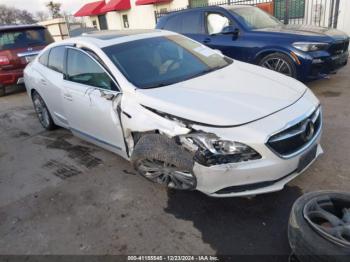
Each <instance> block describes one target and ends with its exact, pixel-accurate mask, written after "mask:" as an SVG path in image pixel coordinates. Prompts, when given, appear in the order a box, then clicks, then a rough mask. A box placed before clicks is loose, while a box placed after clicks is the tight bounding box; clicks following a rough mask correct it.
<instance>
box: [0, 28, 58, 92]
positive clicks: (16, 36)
mask: <svg viewBox="0 0 350 262" xmlns="http://www.w3.org/2000/svg"><path fill="white" fill-rule="evenodd" d="M52 42H53V38H52V36H51V35H50V33H49V32H48V31H47V30H46V28H45V27H43V26H40V25H15V26H0V96H1V95H4V94H5V88H6V86H9V85H19V84H23V69H24V68H25V67H26V65H27V64H28V63H29V62H30V61H32V60H33V58H34V57H35V56H36V55H37V54H38V53H39V52H40V50H41V49H43V48H44V47H45V46H46V45H48V44H50V43H52Z"/></svg>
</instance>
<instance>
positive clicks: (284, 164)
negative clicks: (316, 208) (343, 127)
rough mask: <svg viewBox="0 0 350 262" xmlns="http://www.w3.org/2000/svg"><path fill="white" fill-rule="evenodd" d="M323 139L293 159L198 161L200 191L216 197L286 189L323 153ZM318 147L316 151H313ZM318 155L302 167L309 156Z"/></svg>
mask: <svg viewBox="0 0 350 262" xmlns="http://www.w3.org/2000/svg"><path fill="white" fill-rule="evenodd" d="M319 140H320V138H318V139H317V141H316V142H315V143H314V144H313V145H312V146H310V148H308V150H306V151H305V152H304V153H303V154H300V155H298V156H295V157H294V158H291V159H282V158H279V157H277V156H276V157H274V158H271V159H266V158H263V159H260V160H255V161H250V162H242V163H235V164H225V165H217V166H210V167H206V166H202V165H200V164H198V163H195V165H194V168H193V171H194V174H195V175H196V177H197V188H196V189H197V190H199V191H201V192H203V193H205V194H207V195H209V196H212V197H241V196H251V195H258V194H264V193H270V192H275V191H279V190H282V189H283V188H284V186H285V185H286V184H287V183H288V182H290V181H291V180H293V179H294V178H296V177H297V176H299V175H300V174H302V173H303V172H304V171H305V170H306V169H307V168H308V167H309V166H310V165H311V164H312V163H313V162H314V161H315V160H316V159H317V158H318V157H319V156H320V155H321V154H322V153H323V150H322V147H321V146H320V145H319ZM312 150H315V152H312ZM310 154H314V157H312V158H311V159H309V162H307V164H306V165H305V166H304V167H303V168H302V169H299V167H300V165H302V164H305V163H302V162H303V160H304V159H305V157H310Z"/></svg>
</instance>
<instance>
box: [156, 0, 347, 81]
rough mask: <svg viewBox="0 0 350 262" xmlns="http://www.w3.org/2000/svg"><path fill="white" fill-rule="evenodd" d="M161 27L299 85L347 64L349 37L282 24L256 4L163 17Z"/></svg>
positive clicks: (341, 33)
mask: <svg viewBox="0 0 350 262" xmlns="http://www.w3.org/2000/svg"><path fill="white" fill-rule="evenodd" d="M157 28H158V29H165V30H169V31H175V32H178V33H181V34H184V35H186V36H188V37H190V38H192V39H194V40H196V41H198V42H201V43H203V44H205V45H207V46H209V47H211V48H213V49H218V50H220V51H221V52H222V53H223V54H225V55H227V56H229V57H232V58H234V59H237V60H241V61H244V62H248V63H252V64H257V65H260V66H263V67H266V68H269V69H271V70H275V71H278V72H280V73H283V74H285V75H288V76H291V77H294V78H297V79H299V80H301V81H309V80H314V79H319V78H322V77H325V76H327V75H328V74H332V73H335V72H336V71H337V70H338V69H339V68H341V67H343V66H345V65H346V64H347V61H348V56H349V51H348V48H349V36H347V35H346V34H345V33H343V32H341V31H339V30H335V29H328V28H321V27H313V26H305V25H284V24H282V23H281V22H280V21H279V20H278V19H276V18H275V17H273V16H271V15H269V14H267V13H265V12H264V11H262V10H260V9H259V8H257V7H253V6H239V5H233V6H224V7H220V6H209V7H203V8H193V9H187V10H183V11H179V12H173V13H170V14H169V15H166V16H164V17H161V19H160V20H159V22H158V24H157Z"/></svg>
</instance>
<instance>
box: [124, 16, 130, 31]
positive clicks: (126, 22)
mask: <svg viewBox="0 0 350 262" xmlns="http://www.w3.org/2000/svg"><path fill="white" fill-rule="evenodd" d="M123 26H124V28H129V20H128V15H123Z"/></svg>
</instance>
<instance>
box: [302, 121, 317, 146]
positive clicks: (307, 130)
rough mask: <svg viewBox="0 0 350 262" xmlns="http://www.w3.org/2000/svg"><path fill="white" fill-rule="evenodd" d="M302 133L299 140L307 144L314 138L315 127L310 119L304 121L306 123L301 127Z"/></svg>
mask: <svg viewBox="0 0 350 262" xmlns="http://www.w3.org/2000/svg"><path fill="white" fill-rule="evenodd" d="M302 130H303V133H302V134H301V138H302V139H303V140H304V141H305V142H308V141H310V140H311V138H312V137H313V136H314V133H315V126H314V123H313V122H312V121H311V119H308V120H306V122H305V123H304V124H303V126H302Z"/></svg>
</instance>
